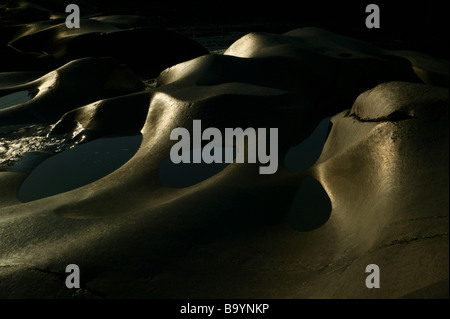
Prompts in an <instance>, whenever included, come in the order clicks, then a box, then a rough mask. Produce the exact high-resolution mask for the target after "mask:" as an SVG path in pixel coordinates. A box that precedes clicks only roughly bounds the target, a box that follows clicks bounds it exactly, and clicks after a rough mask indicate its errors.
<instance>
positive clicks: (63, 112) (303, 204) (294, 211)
mask: <svg viewBox="0 0 450 319" xmlns="http://www.w3.org/2000/svg"><path fill="white" fill-rule="evenodd" d="M21 8H22V9H21V10H22V11H20V12H24V13H23V14H24V15H26V12H27V10H32V11H33V12H35V11H36V12H38V13H40V14H43V15H45V14H46V11H45V10H44V11H43V10H42V9H41V8H40V7H35V6H25V7H21ZM14 10H19V9H17V8H15V9H14ZM17 12H18V11H17ZM17 12H16V11H10V14H11V15H10V16H9V17H13V16H14V19H18V18H17V17H18V16H19V17H21V15H17V14H18V13H17ZM26 16H29V15H26ZM34 16H35V15H34ZM35 17H36V16H35ZM43 19H47V18H46V17H44V16H43V17H42V18H39V19H38V21H41V20H43ZM24 21H25V20H24ZM33 21H35V22H33V23H34V24H32V25H33V27H32V28H31V29H30V27H29V26H28V27H27V26H17V28H16V27H14V30H15V31H16V33H15V34H16V35H15V36H14V37H11V38H10V39H11V41H12V42H10V43H11V45H13V46H15V47H16V48H19V49H20V50H21V52H15V53H14V54H16V57H17V59H19V58H20V59H22V56H20V57H19V53H20V54H25V53H24V52H25V51H26V52H31V51H33V50H34V48H36V50H37V51H42V50H48V48H47V47H45V48H44V47H41V46H43V45H47V44H50V45H51V44H55V50H54V51H51V50H48V53H47V54H48V55H49V56H51V57H50V58H49V59H55V61H57V62H58V63H60V62H61V61H64V60H65V59H69V60H70V61H69V62H67V61H66V63H67V64H63V65H62V66H58V67H56V68H54V69H52V70H45V71H42V70H41V71H39V70H38V73H34V72H31V71H35V70H31V69H30V70H27V72H15V73H8V74H0V84H1V87H0V98H1V97H7V98H5V99H4V100H3V101H4V103H5V105H6V103H9V104H11V103H12V104H13V105H9V106H6V107H4V108H2V109H0V123H1V125H2V126H1V129H2V131H0V134H2V135H0V141H2V142H4V143H5V145H6V142H7V141H12V140H14V138H16V135H17V134H19V133H18V132H23V127H24V126H25V124H27V125H29V124H30V123H34V124H51V126H50V129H49V135H48V137H45V138H48V139H50V138H52V137H61V138H62V139H64V140H65V141H66V142H67V143H70V147H71V148H72V149H69V150H66V151H61V152H60V153H59V154H56V155H53V154H52V152H50V151H48V150H47V151H46V152H47V153H45V152H44V153H45V154H46V155H45V154H44V155H45V156H37V157H34V158H35V159H36V158H38V160H33V161H29V162H28V164H29V165H28V166H21V167H26V169H20V167H19V168H17V166H15V165H10V166H8V167H7V168H4V169H3V170H2V171H0V296H1V297H2V298H42V297H45V298H48V297H49V298H86V297H87V298H289V299H291V298H402V297H404V298H415V297H417V298H448V277H449V263H448V260H449V259H448V249H449V247H448V243H449V241H448V191H449V189H448V119H449V115H448V108H449V100H448V61H445V60H442V59H438V58H434V57H431V56H428V55H425V54H422V53H418V52H412V51H404V50H403V51H394V50H386V49H382V48H378V47H376V46H374V45H372V44H368V43H365V42H363V41H360V40H355V39H351V38H348V37H344V36H341V35H338V34H335V33H332V32H330V31H326V30H324V29H320V28H312V27H311V28H309V27H308V28H299V29H296V30H292V31H290V32H287V33H284V34H275V33H249V34H248V35H245V36H244V37H242V38H241V39H239V40H238V41H236V42H235V43H233V44H232V45H231V46H230V47H229V48H228V49H227V50H226V51H225V53H224V54H223V55H221V54H203V53H201V50H199V51H196V49H195V50H193V51H191V50H188V51H189V52H195V54H194V56H192V57H188V55H185V54H184V53H183V54H181V55H178V53H179V50H177V49H176V48H174V47H173V46H170V45H169V46H166V45H167V43H168V42H171V41H172V40H173V39H174V38H175V37H172V35H169V34H166V33H163V34H164V36H163V40H161V41H162V42H161V41H160V40H158V41H157V40H155V38H152V37H151V36H150V37H148V36H147V32H153V31H149V30H147V29H145V28H142V29H130V26H129V25H128V23H130V24H135V23H138V22H139V21H140V20H139V19H137V18H136V17H129V18H128V20H127V19H125V20H123V17H120V18H118V17H101V18H95V19H94V18H89V19H87V20H83V21H82V25H84V24H86V25H87V26H88V29H87V30H84V29H83V28H81V29H80V30H77V31H73V32H74V33H72V31H70V32H67V31H66V30H64V28H61V25H60V24H56V23H55V24H53V22H52V21H50V22H49V21H45V22H36V20H33ZM27 22H30V21H27ZM98 28H100V29H98ZM105 28H106V29H105ZM118 29H120V30H118ZM12 33H13V32H11V34H12ZM144 36H145V40H144V39H143V37H144ZM44 40H45V41H44ZM103 40H105V41H106V43H110V44H111V45H112V46H117V47H120V48H118V50H117V52H116V50H115V49H114V48H113V47H108V46H106V47H107V50H106V51H104V52H103V51H95V50H96V49H95V48H94V47H95V45H94V44H95V43H102V44H101V45H99V49H102V48H103V43H104V42H102V41H103ZM55 41H56V42H55ZM77 41H80V42H77ZM84 41H87V42H84ZM97 41H99V42H97ZM127 41H131V42H132V44H128V42H127ZM148 41H151V42H154V43H155V50H157V51H158V50H160V49H161V50H162V51H160V52H163V51H164V50H168V51H170V52H171V53H173V54H174V55H176V56H177V57H179V58H180V59H181V60H180V61H176V62H174V61H173V64H171V65H167V67H165V69H164V70H163V71H162V72H161V73H160V74H159V75H158V77H157V78H156V79H155V82H154V84H152V85H149V82H148V81H147V80H148V78H145V79H142V77H140V74H145V73H146V72H147V71H149V72H150V71H151V72H154V70H153V69H152V68H153V67H149V66H148V65H147V63H153V62H154V61H156V62H155V63H156V64H155V65H156V68H159V67H161V66H162V65H163V64H164V65H165V64H167V63H172V62H167V61H165V62H164V63H163V64H160V63H159V62H160V60H159V58H158V57H157V58H151V59H149V61H145V63H144V62H143V61H142V60H139V59H136V60H134V54H135V53H137V54H138V57H145V56H146V54H147V53H148V51H143V52H136V51H135V49H133V50H132V51H128V48H129V47H128V45H130V46H132V45H140V43H144V42H148ZM177 41H178V40H177ZM177 41H175V42H176V43H178V44H179V45H181V46H183V47H184V46H185V45H186V44H185V43H188V42H189V43H190V41H188V40H182V41H181V42H177ZM183 41H187V42H183ZM76 43H78V44H76ZM79 43H90V44H92V46H90V45H88V46H86V45H84V44H83V46H82V47H80V46H79ZM121 43H126V47H123V48H122V47H121V45H120V44H121ZM56 44H57V45H56ZM190 45H191V44H188V47H190ZM191 47H196V45H192V46H191ZM56 48H57V49H56ZM90 48H92V49H93V50H94V51H93V53H94V55H97V54H98V55H100V57H82V56H85V55H87V54H89V53H90V51H89V50H90ZM2 50H4V51H2V54H4V53H5V52H10V53H11V51H7V50H6V49H4V47H3V49H2ZM78 50H79V51H78ZM84 50H86V51H84ZM105 52H106V53H108V54H109V53H110V52H114V53H118V55H117V56H115V55H113V56H110V55H108V56H103V54H104V53H105ZM164 52H165V51H164ZM122 53H124V55H122ZM125 53H126V54H125ZM8 54H9V53H8ZM27 54H28V53H27ZM27 58H30V56H29V55H27ZM35 58H37V57H35ZM72 59H73V60H72ZM16 61H19V60H16ZM117 61H119V62H117ZM170 61H172V60H170ZM123 62H127V63H125V65H122V64H121V63H123ZM128 62H129V63H128ZM52 63H53V62H52ZM13 65H14V64H13ZM16 65H17V64H16ZM136 66H137V67H138V68H140V67H142V69H141V70H136ZM4 70H5V71H11V70H10V69H8V68H6V69H4ZM15 71H19V70H15ZM22 71H23V70H22ZM138 71H139V72H138ZM48 72H49V73H48ZM151 72H150V73H151ZM136 74H138V75H136ZM23 91H26V92H30V95H31V96H29V97H28V98H30V99H29V100H27V99H28V98H27V97H26V96H22V95H15V96H10V95H11V94H14V93H17V92H23ZM17 99H18V100H19V101H22V100H21V99H24V100H27V101H25V102H22V103H19V104H14V103H15V102H14V101H15V100H17ZM0 101H1V100H0ZM327 118H329V123H326V122H325V123H326V124H327V125H320V128H318V126H319V124H320V123H324V122H323V121H324V119H327ZM194 119H200V120H201V121H202V126H204V127H216V128H219V129H221V130H223V129H224V128H227V127H228V128H232V127H242V128H246V127H254V128H256V127H265V128H270V127H272V128H273V127H276V128H279V140H278V141H279V145H278V146H279V147H278V152H279V153H278V154H279V167H278V171H277V172H276V173H275V174H273V175H260V174H259V170H258V168H259V166H260V163H236V162H233V163H230V164H229V165H226V166H224V167H223V168H222V169H221V170H220V171H218V172H214V173H215V174H212V175H208V174H206V175H205V177H204V178H205V179H204V180H199V181H195V183H192V184H188V185H186V187H168V186H167V185H165V183H163V181H162V180H161V179H160V176H161V175H160V173H161V165H162V164H161V163H164V161H166V160H167V158H168V157H169V154H170V149H171V147H172V146H173V145H174V144H175V141H173V140H170V133H171V131H172V130H173V129H175V128H177V127H185V128H186V129H188V130H189V131H191V130H192V121H193V120H194ZM17 126H19V128H21V129H18V128H17ZM322 126H323V127H322ZM316 128H318V130H319V133H320V134H319V135H320V138H319V139H318V140H317V142H315V143H311V144H308V143H306V144H303V145H302V143H303V142H307V141H308V137H309V136H310V135H311V133H313V135H314V132H315V130H316ZM11 130H12V131H11ZM11 132H15V133H14V134H16V135H14V134H13V133H11ZM8 134H9V135H8ZM130 135H131V136H133V137H130ZM41 137H42V138H44V137H43V136H41ZM114 138H117V140H116V141H117V144H116V145H119V141H122V142H123V141H128V139H127V138H130V141H131V140H133V141H134V142H133V143H135V142H136V141H137V140H136V139H139V141H141V142H140V145H139V147H136V149H134V150H131V149H130V152H129V153H127V156H128V157H127V158H122V160H123V161H122V162H121V163H120V165H119V166H120V167H115V168H116V169H113V171H111V173H109V174H108V173H107V175H103V176H97V177H95V178H94V179H95V180H89V179H86V180H85V181H84V183H82V184H83V185H80V184H77V185H76V186H73V185H72V188H71V189H70V190H68V191H65V190H64V192H63V191H60V192H59V193H58V192H56V193H55V192H53V193H52V195H51V196H48V195H49V194H48V193H47V194H44V195H41V196H37V197H39V198H36V199H35V198H31V199H29V200H24V199H23V198H22V201H21V200H20V196H18V194H21V189H22V190H23V187H25V186H26V187H28V189H27V190H26V191H27V192H28V194H30V193H31V194H33V191H32V188H31V189H30V185H31V186H33V187H36V188H39V187H41V186H40V185H39V183H41V184H42V188H45V186H46V185H49V184H51V183H50V181H49V180H50V179H52V178H54V176H53V174H54V173H55V172H52V167H54V170H55V171H56V170H58V172H59V174H64V176H67V177H66V179H65V180H66V182H67V184H70V183H72V182H73V179H74V178H76V177H79V175H82V174H87V175H89V174H91V173H89V170H80V169H79V167H80V166H79V164H80V163H79V161H80V156H81V158H84V159H85V160H86V161H87V165H88V167H91V168H92V167H95V165H94V164H95V163H94V162H92V164H91V166H89V161H95V160H96V158H97V159H99V157H95V156H94V157H93V158H89V157H88V155H86V154H90V153H92V152H93V154H95V152H96V147H100V146H98V145H99V143H100V142H101V141H104V139H114ZM140 139H141V140H140ZM44 140H45V139H44ZM109 141H114V140H109ZM130 143H131V142H130ZM111 144H112V147H113V148H114V142H112V143H111ZM138 144H139V143H138ZM8 145H9V144H8ZM120 145H122V144H120ZM130 145H131V144H130ZM105 147H106V146H105ZM108 147H109V146H108ZM4 148H5V147H4ZM113 148H104V149H103V148H102V149H100V148H99V149H98V153H101V154H103V155H102V156H101V158H100V159H99V160H102V161H103V160H107V159H108V156H109V155H108V154H112V153H108V152H113ZM121 149H123V148H121ZM293 149H295V150H297V149H298V150H299V151H298V152H299V153H298V154H296V155H295V156H300V157H301V156H302V155H301V154H302V152H304V153H305V154H308V153H310V152H311V153H313V154H314V157H313V160H312V161H311V162H308V164H307V165H303V164H302V165H299V166H295V165H290V164H289V165H288V163H289V158H292V157H291V155H292V154H291V153H290V151H291V152H292V150H293ZM1 150H2V144H0V152H1ZM83 150H84V151H85V150H88V151H89V152H87V153H83ZM41 152H42V151H41ZM69 152H72V153H73V154H74V155H73V156H72V155H71V156H68V155H70V153H69ZM64 154H65V155H64ZM83 154H84V155H83ZM101 154H100V155H101ZM289 154H291V155H289ZM38 155H42V153H41V154H38ZM100 155H99V156H100ZM295 156H294V157H293V158H295ZM48 157H49V158H48ZM50 160H52V161H53V162H49V161H50ZM71 161H73V162H71ZM39 163H41V164H39ZM52 163H53V164H52ZM122 163H124V164H123V165H121V164H122ZM49 164H51V165H49ZM97 164H98V163H97ZM294 164H295V163H294ZM16 165H18V164H16ZM105 165H106V164H105ZM43 166H45V167H44V168H45V170H42V167H43ZM15 167H16V169H14V168H15ZM75 168H76V169H75ZM186 169H188V170H189V167H186ZM38 171H39V172H40V174H41V175H40V180H39V178H38V179H36V178H34V180H33V181H31V182H30V178H31V176H32V175H33V172H38ZM42 172H43V173H42ZM83 172H84V173H83ZM88 177H92V174H91V175H89V176H88ZM62 183H63V184H64V181H62ZM63 186H64V185H63ZM66 186H68V185H66ZM78 186H79V187H78ZM73 187H77V188H73ZM36 193H37V191H36ZM68 264H77V265H78V266H79V267H80V269H81V274H82V275H81V288H79V289H68V288H66V286H65V278H66V276H67V274H66V273H65V268H66V266H67V265H68ZM369 264H377V265H378V266H379V267H380V270H381V278H382V279H381V288H380V289H368V288H367V287H366V286H365V280H366V277H367V275H368V274H367V273H366V272H365V269H366V266H367V265H369Z"/></svg>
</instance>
